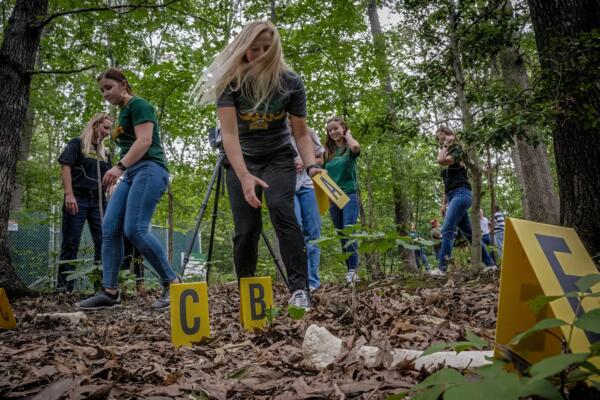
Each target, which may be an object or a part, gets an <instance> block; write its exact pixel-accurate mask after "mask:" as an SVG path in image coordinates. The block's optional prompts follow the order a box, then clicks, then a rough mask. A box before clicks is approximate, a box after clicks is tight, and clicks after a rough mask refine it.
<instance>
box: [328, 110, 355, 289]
mask: <svg viewBox="0 0 600 400" xmlns="http://www.w3.org/2000/svg"><path fill="white" fill-rule="evenodd" d="M359 155H360V144H359V143H358V142H357V141H356V139H354V137H353V136H352V134H351V133H350V130H349V129H348V125H347V124H346V122H345V121H344V119H343V118H341V117H333V118H330V119H329V120H327V140H326V142H325V164H324V165H323V166H324V167H325V169H326V170H327V173H328V174H329V176H330V177H331V179H333V181H334V182H335V183H336V184H337V185H338V186H339V187H340V189H342V190H343V191H344V193H346V195H348V197H349V198H350V201H349V202H348V204H346V206H345V207H344V208H343V209H340V208H338V206H336V205H335V204H333V203H332V204H331V206H330V208H329V214H330V215H331V221H332V222H333V226H334V227H335V228H336V229H337V230H338V232H339V231H340V230H342V229H344V228H345V227H347V226H350V225H354V224H356V221H357V219H358V209H359V205H358V179H357V174H356V159H357V158H358V156H359ZM340 235H342V236H343V234H342V233H340ZM347 242H348V239H346V238H342V239H341V243H342V251H343V252H345V253H350V255H349V257H348V258H347V259H346V266H347V267H348V272H347V273H346V281H347V282H349V283H352V282H354V281H356V280H357V279H358V275H357V273H356V272H357V269H358V245H357V244H356V242H353V243H351V244H350V245H348V246H347Z"/></svg>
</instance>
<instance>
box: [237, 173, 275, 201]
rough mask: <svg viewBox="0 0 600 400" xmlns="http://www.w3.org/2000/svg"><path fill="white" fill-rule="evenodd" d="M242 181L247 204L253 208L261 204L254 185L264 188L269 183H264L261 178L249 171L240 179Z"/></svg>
mask: <svg viewBox="0 0 600 400" xmlns="http://www.w3.org/2000/svg"><path fill="white" fill-rule="evenodd" d="M240 182H241V183H242V190H243V191H244V197H245V198H246V201H247V202H248V204H250V205H251V206H252V207H254V208H258V207H260V205H261V201H260V199H259V198H258V197H257V196H256V190H255V188H256V186H257V185H258V186H262V187H263V188H264V189H268V188H269V185H267V184H266V182H265V181H263V180H262V179H258V178H257V177H255V176H254V175H252V174H251V173H247V174H245V175H243V176H242V178H241V179H240Z"/></svg>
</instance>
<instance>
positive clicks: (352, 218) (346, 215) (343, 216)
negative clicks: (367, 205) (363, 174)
mask: <svg viewBox="0 0 600 400" xmlns="http://www.w3.org/2000/svg"><path fill="white" fill-rule="evenodd" d="M346 194H347V195H348V197H350V201H349V202H348V204H346V207H344V208H343V209H339V208H338V206H336V205H335V204H331V207H329V215H331V221H332V222H333V226H334V227H335V228H336V229H338V230H339V229H344V228H345V227H347V226H349V225H354V224H356V220H357V219H358V194H357V193H356V192H352V193H346ZM340 235H342V234H341V233H340ZM341 242H342V251H343V252H345V253H351V254H350V257H348V258H347V259H346V266H347V267H348V271H355V270H356V268H358V244H357V243H356V241H353V242H352V244H351V245H349V246H348V247H346V243H347V242H348V239H341Z"/></svg>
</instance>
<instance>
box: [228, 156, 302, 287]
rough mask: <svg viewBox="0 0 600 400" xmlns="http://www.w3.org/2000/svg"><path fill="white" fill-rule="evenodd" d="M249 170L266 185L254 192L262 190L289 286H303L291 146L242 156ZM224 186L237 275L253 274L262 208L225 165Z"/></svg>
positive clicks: (256, 257) (299, 232) (300, 243)
mask: <svg viewBox="0 0 600 400" xmlns="http://www.w3.org/2000/svg"><path fill="white" fill-rule="evenodd" d="M244 161H245V162H246V167H247V168H248V170H249V171H250V173H251V174H252V175H254V176H256V177H258V178H260V179H262V180H263V181H265V182H266V183H267V184H268V185H269V188H268V189H263V188H262V187H260V186H257V187H256V195H257V196H258V198H259V199H260V198H262V192H263V191H264V193H265V198H266V201H267V207H268V209H269V216H270V217H271V222H272V224H273V227H274V228H275V233H276V234H277V239H278V240H279V246H280V249H281V257H282V259H283V263H284V264H285V267H286V270H287V275H288V280H289V283H290V289H291V290H292V292H293V291H295V290H298V289H306V287H307V286H306V285H307V283H306V282H307V263H306V249H305V248H304V236H303V235H302V232H301V231H300V227H299V226H298V222H297V221H296V214H295V212H294V189H295V186H296V171H295V169H294V155H293V152H292V150H291V148H290V149H289V150H288V149H286V150H283V151H281V152H279V153H277V154H274V155H271V156H269V157H260V158H259V157H244ZM226 180H227V190H228V192H229V202H230V204H231V212H232V213H233V222H234V224H235V236H234V238H233V245H234V248H233V259H234V263H235V269H236V273H237V276H238V279H239V278H245V277H251V276H254V274H255V272H256V263H257V261H258V241H259V239H260V233H261V231H262V219H261V208H254V207H252V206H251V205H250V204H248V202H247V201H246V199H245V198H244V191H243V190H242V185H241V183H240V181H239V180H238V178H237V175H236V174H235V171H234V170H233V168H231V167H228V168H227V178H226Z"/></svg>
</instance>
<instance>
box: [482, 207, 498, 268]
mask: <svg viewBox="0 0 600 400" xmlns="http://www.w3.org/2000/svg"><path fill="white" fill-rule="evenodd" d="M479 227H480V228H481V241H482V242H483V243H484V244H485V245H486V246H491V245H492V244H493V243H492V237H491V236H490V220H489V219H487V218H486V217H485V216H484V215H483V210H482V209H481V208H480V209H479ZM490 256H491V257H492V260H494V263H496V256H495V254H494V251H493V250H492V252H491V253H490Z"/></svg>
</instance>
